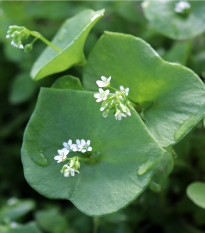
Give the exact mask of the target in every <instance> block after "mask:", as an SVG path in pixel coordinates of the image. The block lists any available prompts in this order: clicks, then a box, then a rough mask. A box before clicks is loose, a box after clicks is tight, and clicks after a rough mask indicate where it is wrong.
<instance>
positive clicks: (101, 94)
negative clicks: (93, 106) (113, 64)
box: [94, 88, 110, 102]
mask: <svg viewBox="0 0 205 233" xmlns="http://www.w3.org/2000/svg"><path fill="white" fill-rule="evenodd" d="M109 93H110V91H109V90H106V91H103V89H102V88H99V93H95V94H94V97H95V98H96V99H97V100H96V102H100V101H102V100H106V99H107V96H108V94H109Z"/></svg>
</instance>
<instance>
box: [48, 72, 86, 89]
mask: <svg viewBox="0 0 205 233" xmlns="http://www.w3.org/2000/svg"><path fill="white" fill-rule="evenodd" d="M52 87H53V88H58V89H72V90H82V85H81V82H80V79H79V78H76V77H74V76H72V75H65V76H63V77H61V78H58V79H57V80H56V81H55V82H54V83H53V85H52Z"/></svg>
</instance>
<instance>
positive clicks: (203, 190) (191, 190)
mask: <svg viewBox="0 0 205 233" xmlns="http://www.w3.org/2000/svg"><path fill="white" fill-rule="evenodd" d="M187 195H188V197H189V198H190V199H191V200H192V201H193V202H194V203H195V204H196V205H198V206H200V207H201V208H204V209H205V183H203V182H194V183H192V184H190V185H189V186H188V188H187Z"/></svg>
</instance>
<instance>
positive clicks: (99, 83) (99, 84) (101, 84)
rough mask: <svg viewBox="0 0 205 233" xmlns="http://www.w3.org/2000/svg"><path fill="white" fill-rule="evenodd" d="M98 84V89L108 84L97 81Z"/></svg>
mask: <svg viewBox="0 0 205 233" xmlns="http://www.w3.org/2000/svg"><path fill="white" fill-rule="evenodd" d="M96 83H97V85H98V87H104V86H106V84H105V83H104V82H103V81H100V80H98V81H96Z"/></svg>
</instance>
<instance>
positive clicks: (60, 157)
mask: <svg viewBox="0 0 205 233" xmlns="http://www.w3.org/2000/svg"><path fill="white" fill-rule="evenodd" d="M68 153H69V150H68V149H66V148H63V149H61V150H58V155H56V156H55V157H54V159H55V160H57V163H60V162H62V161H63V160H65V159H66V156H67V154H68Z"/></svg>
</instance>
